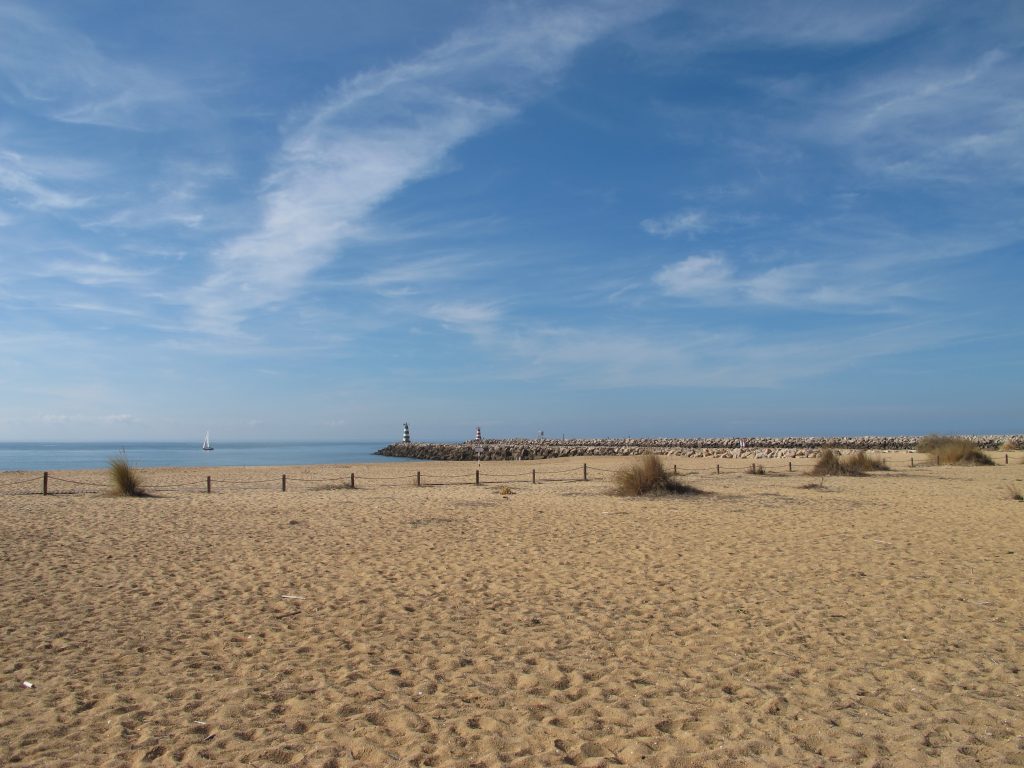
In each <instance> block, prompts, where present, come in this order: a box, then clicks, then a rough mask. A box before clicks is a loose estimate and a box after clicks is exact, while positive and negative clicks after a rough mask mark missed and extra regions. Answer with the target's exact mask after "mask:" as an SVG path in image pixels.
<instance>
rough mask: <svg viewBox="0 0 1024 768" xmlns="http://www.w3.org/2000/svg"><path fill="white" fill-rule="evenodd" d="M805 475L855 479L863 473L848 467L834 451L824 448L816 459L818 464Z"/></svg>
mask: <svg viewBox="0 0 1024 768" xmlns="http://www.w3.org/2000/svg"><path fill="white" fill-rule="evenodd" d="M807 474H809V475H815V476H823V475H848V476H851V477H857V476H860V475H863V474H864V473H863V472H862V471H861V470H859V469H857V468H855V467H851V466H848V465H847V464H846V463H845V462H844V461H842V460H841V459H840V458H839V455H838V454H837V453H836V452H835V451H833V450H832V449H831V448H826V449H825V450H823V451H822V452H821V455H820V456H819V457H818V462H817V463H816V464H815V465H814V466H813V467H811V471H810V472H808V473H807Z"/></svg>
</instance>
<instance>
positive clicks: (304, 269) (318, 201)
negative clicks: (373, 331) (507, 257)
mask: <svg viewBox="0 0 1024 768" xmlns="http://www.w3.org/2000/svg"><path fill="white" fill-rule="evenodd" d="M658 7H659V6H658V5H657V4H654V3H637V4H633V5H631V6H628V7H626V6H621V5H620V4H616V3H611V2H598V3H589V4H573V5H569V6H560V7H555V8H545V7H543V6H539V5H538V6H532V5H531V6H525V7H517V8H516V9H515V12H514V13H513V12H511V11H507V12H506V13H503V14H501V15H499V16H495V17H492V18H491V19H490V20H489V21H488V22H486V23H484V24H482V25H480V26H477V27H474V28H471V29H464V30H462V31H459V32H457V33H455V34H454V35H452V36H451V37H450V38H449V39H448V40H447V41H446V42H444V43H443V44H441V45H439V46H437V47H435V48H433V49H431V50H429V51H427V52H426V53H424V54H422V55H421V56H419V57H416V58H414V59H411V60H408V61H404V62H401V63H398V64H395V65H393V66H390V67H387V68H385V69H381V70H377V71H372V72H366V73H363V74H361V75H358V76H356V77H353V78H351V79H349V80H347V81H345V82H344V83H342V84H341V86H340V87H339V88H338V89H337V91H336V92H335V93H334V94H333V95H332V96H331V97H329V98H328V99H327V100H326V101H324V102H323V103H322V104H320V105H319V106H317V107H316V108H314V109H313V110H311V111H310V113H309V114H308V115H307V116H305V118H303V119H298V120H296V121H295V123H294V124H293V126H292V127H291V128H290V129H289V130H288V131H287V133H286V136H285V139H284V143H283V147H282V148H281V151H280V153H279V154H278V157H277V158H276V160H275V162H274V169H273V171H272V173H271V174H270V175H269V176H268V177H267V178H266V180H265V182H264V186H263V190H262V192H261V194H260V205H261V209H262V212H261V215H260V220H259V222H258V224H257V225H256V226H255V227H254V228H253V229H252V230H251V231H250V232H248V233H245V234H243V235H241V236H239V237H237V238H236V239H234V240H232V241H230V242H228V243H226V244H225V245H224V246H223V247H222V248H220V249H219V250H218V251H217V252H216V253H215V254H214V255H213V271H212V274H211V275H210V276H209V277H208V278H207V279H206V280H205V281H204V282H203V284H202V285H201V286H199V287H198V288H197V289H196V290H195V291H193V292H192V294H191V296H190V299H189V300H190V303H192V304H193V306H194V308H195V317H196V322H197V326H198V327H199V328H200V329H202V330H205V331H213V332H218V333H224V332H233V331H237V330H238V329H239V326H240V325H241V323H242V322H243V321H244V320H245V319H246V317H247V316H248V315H249V314H250V313H251V312H253V311H255V310H258V309H260V308H263V307H266V306H270V305H274V304H277V303H279V302H282V301H284V300H286V299H288V298H290V297H292V296H293V295H294V294H295V293H296V292H297V291H298V290H300V289H301V287H302V285H303V284H304V281H305V280H306V278H307V277H308V276H309V275H310V274H311V273H312V272H313V271H314V270H316V269H318V268H320V267H322V266H324V265H325V264H326V263H328V262H329V261H330V260H331V259H332V258H333V257H334V256H335V255H336V254H337V253H338V251H339V250H340V249H341V248H342V247H343V246H344V245H345V244H346V243H349V242H352V241H353V240H356V239H358V238H360V236H361V235H362V234H363V232H364V228H365V227H366V219H367V217H368V215H369V214H370V213H371V212H372V211H373V210H374V209H375V208H376V207H377V206H379V205H380V204H382V203H383V202H384V201H386V200H388V199H389V198H391V197H392V196H393V195H395V194H396V193H397V192H399V191H400V190H402V189H403V188H405V187H406V186H407V185H409V184H411V183H413V182H415V181H417V180H420V179H423V178H425V177H427V176H430V175H432V174H435V173H438V172H439V171H441V170H442V169H443V167H444V162H445V160H446V158H447V156H448V154H449V153H450V152H451V150H452V149H454V148H455V147H456V146H458V145H459V144H461V143H463V142H465V141H466V140H468V139H470V138H471V137H473V136H476V135H478V134H480V133H481V132H483V131H485V130H487V129H488V128H490V127H491V126H493V125H495V124H497V123H499V122H500V121H503V120H507V119H509V118H510V117H512V116H514V115H515V114H517V112H518V111H519V110H520V109H521V108H522V106H523V105H524V104H525V103H526V102H527V101H528V100H529V99H531V98H532V97H533V96H534V95H535V94H537V93H538V92H539V91H541V90H542V89H543V88H545V87H550V85H551V84H552V83H554V82H555V81H556V80H557V78H558V76H559V74H560V73H561V72H562V70H563V69H564V68H565V67H566V65H567V64H568V62H569V61H570V59H571V57H572V56H573V54H574V53H575V52H576V51H577V50H579V49H580V48H581V47H583V46H585V45H587V44H588V43H590V42H592V41H594V40H596V39H597V38H599V37H601V36H603V35H605V34H607V33H608V32H610V31H612V30H613V29H615V28H616V27H618V26H620V25H623V24H628V23H631V22H634V21H637V20H639V19H642V18H645V17H646V16H649V15H651V14H653V13H654V12H655V11H656V9H657V8H658Z"/></svg>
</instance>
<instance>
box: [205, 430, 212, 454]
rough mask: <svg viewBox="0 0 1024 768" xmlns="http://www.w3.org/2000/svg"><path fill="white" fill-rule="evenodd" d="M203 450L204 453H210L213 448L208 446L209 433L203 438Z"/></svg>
mask: <svg viewBox="0 0 1024 768" xmlns="http://www.w3.org/2000/svg"><path fill="white" fill-rule="evenodd" d="M203 450H204V451H212V450H213V446H212V445H210V433H209V432H207V433H206V437H204V438H203Z"/></svg>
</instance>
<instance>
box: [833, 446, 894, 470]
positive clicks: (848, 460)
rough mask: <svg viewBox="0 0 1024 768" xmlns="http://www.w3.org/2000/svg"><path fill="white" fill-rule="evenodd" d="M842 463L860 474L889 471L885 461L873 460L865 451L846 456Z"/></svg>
mask: <svg viewBox="0 0 1024 768" xmlns="http://www.w3.org/2000/svg"><path fill="white" fill-rule="evenodd" d="M842 463H843V466H845V467H848V468H850V469H854V470H856V471H858V472H886V471H888V469H889V465H888V464H886V463H885V461H884V460H882V459H875V458H872V457H871V456H868V454H867V452H865V451H855V452H854V453H851V454H850V455H849V456H844V457H843V458H842Z"/></svg>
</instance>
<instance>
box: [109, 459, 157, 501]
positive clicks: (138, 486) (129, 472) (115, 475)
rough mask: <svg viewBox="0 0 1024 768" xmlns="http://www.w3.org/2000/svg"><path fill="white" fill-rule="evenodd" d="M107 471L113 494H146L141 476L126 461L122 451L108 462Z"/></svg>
mask: <svg viewBox="0 0 1024 768" xmlns="http://www.w3.org/2000/svg"><path fill="white" fill-rule="evenodd" d="M107 473H108V474H109V476H110V483H111V485H112V486H113V487H112V489H111V493H112V494H113V495H114V496H148V495H149V494H148V493H146V491H145V490H144V489H143V488H142V478H141V477H139V471H138V470H137V469H136V468H135V467H134V466H132V464H131V462H129V461H128V457H127V456H125V455H124V454H123V453H122V454H121V455H120V456H118V457H116V458H113V459H111V460H110V461H109V462H108V469H107Z"/></svg>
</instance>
